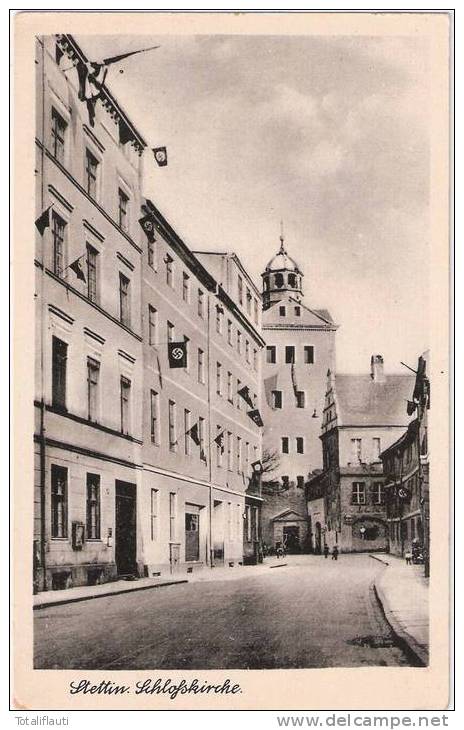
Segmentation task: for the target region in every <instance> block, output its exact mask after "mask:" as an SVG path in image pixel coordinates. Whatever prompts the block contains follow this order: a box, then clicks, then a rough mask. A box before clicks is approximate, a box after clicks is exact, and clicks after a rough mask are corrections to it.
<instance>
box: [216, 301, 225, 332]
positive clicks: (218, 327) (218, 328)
mask: <svg viewBox="0 0 464 730" xmlns="http://www.w3.org/2000/svg"><path fill="white" fill-rule="evenodd" d="M223 314H224V310H223V308H222V307H221V306H220V305H219V304H218V305H217V306H216V332H217V333H218V334H220V335H222V315H223Z"/></svg>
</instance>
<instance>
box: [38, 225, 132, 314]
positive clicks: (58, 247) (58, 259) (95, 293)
mask: <svg viewBox="0 0 464 730" xmlns="http://www.w3.org/2000/svg"><path fill="white" fill-rule="evenodd" d="M52 239H53V242H52V246H53V261H52V266H53V273H54V274H56V276H59V277H62V276H63V274H64V271H65V263H64V262H65V252H66V246H67V223H66V221H64V220H63V218H61V216H60V215H58V213H56V212H55V211H53V212H52ZM99 258H100V257H99V252H98V251H97V250H96V249H95V248H94V247H93V246H91V245H90V244H89V243H87V244H86V251H85V263H84V267H83V268H84V269H85V270H84V275H85V278H86V284H85V286H86V295H87V298H88V299H89V300H90V301H91V302H94V303H95V304H99V302H100V262H99ZM118 317H119V321H120V322H121V324H123V325H125V326H126V327H130V325H131V288H130V279H129V278H128V277H127V276H126V275H125V274H123V273H122V272H119V312H118Z"/></svg>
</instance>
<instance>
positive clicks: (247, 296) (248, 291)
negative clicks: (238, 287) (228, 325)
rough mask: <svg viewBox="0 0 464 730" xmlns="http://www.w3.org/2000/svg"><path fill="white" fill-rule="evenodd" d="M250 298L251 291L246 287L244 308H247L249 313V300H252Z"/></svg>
mask: <svg viewBox="0 0 464 730" xmlns="http://www.w3.org/2000/svg"><path fill="white" fill-rule="evenodd" d="M252 298H253V297H252V296H251V291H250V290H249V288H248V287H247V289H246V308H247V312H248V314H251V300H252Z"/></svg>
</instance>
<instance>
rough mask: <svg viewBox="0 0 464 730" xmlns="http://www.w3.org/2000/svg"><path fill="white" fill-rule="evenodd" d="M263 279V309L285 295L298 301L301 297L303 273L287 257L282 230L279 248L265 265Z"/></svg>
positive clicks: (290, 258) (292, 260)
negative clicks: (289, 295)
mask: <svg viewBox="0 0 464 730" xmlns="http://www.w3.org/2000/svg"><path fill="white" fill-rule="evenodd" d="M261 276H262V277H263V308H264V309H268V308H269V307H270V306H271V304H273V303H274V302H278V301H280V299H282V297H283V296H284V295H285V294H291V295H292V296H294V297H295V299H297V300H298V301H300V300H301V299H302V297H303V273H302V272H301V271H300V268H299V266H298V264H297V263H296V261H295V259H292V257H291V256H289V255H288V253H287V250H286V248H285V245H284V235H283V230H282V231H281V233H280V248H279V250H278V251H277V253H276V254H275V256H273V257H272V259H271V260H270V261H269V263H268V264H267V266H266V268H265V270H264V273H262V274H261Z"/></svg>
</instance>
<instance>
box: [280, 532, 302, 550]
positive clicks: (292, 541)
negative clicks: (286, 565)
mask: <svg viewBox="0 0 464 730" xmlns="http://www.w3.org/2000/svg"><path fill="white" fill-rule="evenodd" d="M283 537H284V545H285V550H286V552H287V553H299V552H300V528H299V527H298V526H297V525H284V529H283Z"/></svg>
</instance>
